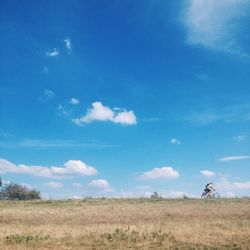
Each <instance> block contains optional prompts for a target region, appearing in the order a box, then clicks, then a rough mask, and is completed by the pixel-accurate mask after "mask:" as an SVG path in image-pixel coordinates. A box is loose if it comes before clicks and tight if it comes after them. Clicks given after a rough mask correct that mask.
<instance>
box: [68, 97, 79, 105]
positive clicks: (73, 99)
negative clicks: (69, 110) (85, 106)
mask: <svg viewBox="0 0 250 250" xmlns="http://www.w3.org/2000/svg"><path fill="white" fill-rule="evenodd" d="M69 103H70V104H72V105H78V104H79V103H80V101H79V100H78V99H77V98H75V97H72V98H71V99H70V101H69Z"/></svg>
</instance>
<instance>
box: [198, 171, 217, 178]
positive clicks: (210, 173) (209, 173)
mask: <svg viewBox="0 0 250 250" xmlns="http://www.w3.org/2000/svg"><path fill="white" fill-rule="evenodd" d="M200 173H201V174H202V175H203V176H206V177H212V176H214V172H212V171H209V170H202V171H200Z"/></svg>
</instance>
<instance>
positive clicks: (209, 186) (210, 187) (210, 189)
mask: <svg viewBox="0 0 250 250" xmlns="http://www.w3.org/2000/svg"><path fill="white" fill-rule="evenodd" d="M204 191H205V192H206V193H207V194H209V195H211V194H212V193H213V192H214V191H215V188H214V186H213V183H212V182H210V183H207V185H206V186H205V189H204Z"/></svg>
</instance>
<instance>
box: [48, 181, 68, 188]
mask: <svg viewBox="0 0 250 250" xmlns="http://www.w3.org/2000/svg"><path fill="white" fill-rule="evenodd" d="M46 186H47V187H49V188H55V189H57V188H62V187H63V186H64V185H63V183H61V182H53V181H51V182H47V183H46Z"/></svg>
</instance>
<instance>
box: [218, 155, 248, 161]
mask: <svg viewBox="0 0 250 250" xmlns="http://www.w3.org/2000/svg"><path fill="white" fill-rule="evenodd" d="M247 159H250V156H248V155H241V156H226V157H222V158H220V159H219V161H221V162H230V161H240V160H247Z"/></svg>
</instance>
